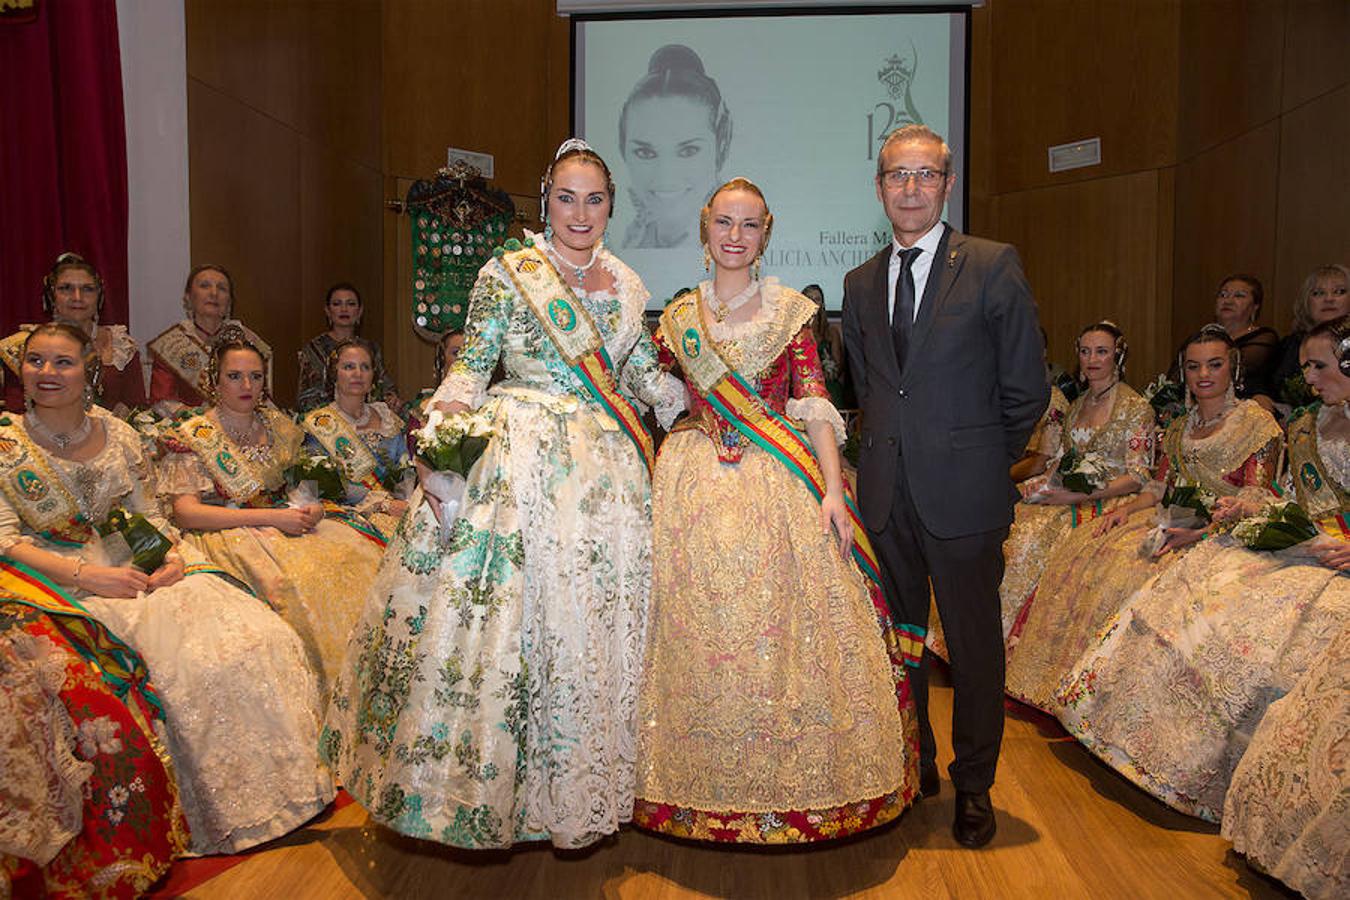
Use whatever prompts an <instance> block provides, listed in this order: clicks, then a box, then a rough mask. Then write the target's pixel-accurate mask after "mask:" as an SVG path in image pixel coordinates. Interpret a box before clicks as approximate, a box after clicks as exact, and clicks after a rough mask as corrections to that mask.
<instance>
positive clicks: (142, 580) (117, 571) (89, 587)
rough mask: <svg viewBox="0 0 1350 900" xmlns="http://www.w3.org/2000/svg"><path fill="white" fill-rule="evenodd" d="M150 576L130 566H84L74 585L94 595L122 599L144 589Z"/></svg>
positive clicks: (148, 582)
mask: <svg viewBox="0 0 1350 900" xmlns="http://www.w3.org/2000/svg"><path fill="white" fill-rule="evenodd" d="M149 584H150V576H149V575H146V574H145V573H144V572H142V571H141V570H140V569H136V568H132V567H131V566H84V567H83V568H81V569H80V575H79V577H78V578H76V579H75V586H76V587H77V588H79V589H80V590H82V591H87V592H89V593H90V594H93V595H94V596H95V597H113V598H118V599H124V598H128V597H135V596H136V595H137V594H139V593H141V592H142V591H144V590H146V588H147V587H148V586H149Z"/></svg>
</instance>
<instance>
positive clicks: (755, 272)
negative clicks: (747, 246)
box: [750, 253, 764, 281]
mask: <svg viewBox="0 0 1350 900" xmlns="http://www.w3.org/2000/svg"><path fill="white" fill-rule="evenodd" d="M763 262H764V254H762V253H761V254H760V255H759V256H756V257H755V261H754V262H752V263H751V264H750V277H751V278H753V279H754V280H755V281H759V270H760V265H761V264H762V263H763Z"/></svg>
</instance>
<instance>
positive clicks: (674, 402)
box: [652, 372, 689, 431]
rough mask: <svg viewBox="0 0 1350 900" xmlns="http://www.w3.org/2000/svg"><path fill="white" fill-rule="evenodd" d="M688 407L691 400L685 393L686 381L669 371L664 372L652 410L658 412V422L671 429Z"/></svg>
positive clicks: (666, 428)
mask: <svg viewBox="0 0 1350 900" xmlns="http://www.w3.org/2000/svg"><path fill="white" fill-rule="evenodd" d="M688 408H689V400H688V397H687V396H686V394H685V389H684V382H683V381H681V380H680V379H678V378H676V377H675V376H674V375H671V374H670V373H669V372H666V373H664V374H663V375H662V376H661V381H660V383H659V385H658V387H657V392H656V401H655V402H654V403H653V404H652V412H654V413H656V421H657V423H658V424H659V425H660V426H661V427H662V428H664V429H665V430H666V431H669V430H670V426H671V425H674V424H675V420H676V419H677V418H679V415H680V413H682V412H684V411H685V410H686V409H688Z"/></svg>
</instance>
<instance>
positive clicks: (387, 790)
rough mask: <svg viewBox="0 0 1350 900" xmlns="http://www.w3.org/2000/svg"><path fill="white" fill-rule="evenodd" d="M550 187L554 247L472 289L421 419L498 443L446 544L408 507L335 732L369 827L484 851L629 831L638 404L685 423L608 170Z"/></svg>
mask: <svg viewBox="0 0 1350 900" xmlns="http://www.w3.org/2000/svg"><path fill="white" fill-rule="evenodd" d="M542 187H543V200H544V203H545V209H546V213H547V218H546V221H547V222H548V225H549V228H550V230H551V232H552V237H551V238H542V237H532V238H531V239H530V243H529V244H528V245H527V246H524V247H521V246H520V245H519V244H515V243H510V244H508V247H509V248H511V249H507V248H502V252H501V253H500V254H499V255H498V256H497V257H496V258H494V259H493V260H492V261H491V262H489V263H488V264H487V265H485V266H484V267H483V268H482V270H481V271H480V272H479V275H478V281H477V283H476V284H475V285H474V288H473V291H472V294H471V296H470V301H469V304H470V305H469V315H468V323H467V325H466V328H465V332H466V335H467V337H466V340H465V343H464V349H463V351H462V352H461V353H460V356H459V359H458V360H457V361H456V362H455V364H454V365H453V366H451V368H450V371H449V373H448V374H447V375H446V378H445V380H444V382H442V384H441V386H440V388H439V389H437V391H436V394H435V395H434V397H433V400H432V404H431V405H432V408H433V410H440V411H441V412H442V413H449V414H455V413H463V412H466V411H468V410H470V409H473V410H476V414H477V416H478V417H479V418H481V419H483V420H487V421H489V422H490V423H491V429H492V432H493V434H492V437H491V439H490V440H489V441H488V443H487V446H486V449H484V451H483V454H482V456H481V457H480V458H479V460H478V461H477V463H476V464H475V465H474V466H473V468H472V469H471V470H470V471H469V472H468V474H467V479H466V481H467V485H466V486H465V489H464V494H463V500H462V505H461V507H460V509H459V512H458V515H456V516H454V517H453V519H452V520H451V521H448V522H446V523H445V525H446V526H447V530H448V532H449V533H448V537H447V538H446V539H445V540H444V541H442V538H441V531H442V528H441V525H440V523H438V521H437V519H436V518H435V516H434V515H433V511H432V505H431V503H429V502H428V503H424V502H422V496H423V494H422V492H421V491H419V492H415V493H414V495H413V499H412V501H411V506H412V511H411V512H409V513H408V514H407V515H405V516H404V518H403V521H402V522H401V523H400V526H399V528H398V530H397V531H396V532H395V535H394V538H393V540H392V542H391V543H390V545H389V552H388V553H387V554H386V555H385V558H384V563H383V564H382V566H381V568H380V572H379V575H378V576H377V577H376V580H375V584H374V586H373V587H372V588H371V591H370V593H369V599H368V601H367V605H366V610H365V613H364V614H363V615H362V617H361V620H360V621H359V622H358V623H357V627H356V629H355V630H354V631H353V633H352V640H351V645H350V649H349V651H348V657H347V663H346V665H345V666H344V669H343V672H342V676H341V678H340V680H339V681H338V683H337V685H336V688H335V690H334V692H333V700H332V703H331V705H330V707H329V712H328V718H327V722H326V726H325V729H324V751H325V753H326V754H327V755H328V758H330V759H331V760H333V763H334V769H335V771H336V772H337V773H338V774H339V777H340V778H341V780H342V782H343V784H344V785H345V786H346V788H347V790H348V791H350V792H351V794H352V796H354V797H355V798H356V799H357V801H358V802H360V803H361V804H362V805H364V806H365V807H366V808H367V809H368V810H369V811H370V814H371V817H372V818H373V819H374V820H375V821H377V822H380V823H382V824H384V825H387V826H389V827H390V828H393V829H395V830H397V831H399V832H401V833H403V834H407V835H411V836H414V837H420V838H426V839H429V840H435V841H439V842H441V843H445V844H450V845H453V846H458V847H467V848H474V849H481V848H489V847H508V846H511V845H512V844H514V843H518V842H523V841H535V840H548V841H551V842H552V843H553V844H554V845H555V846H558V847H568V848H574V847H582V846H586V845H587V844H591V843H593V842H595V841H597V840H599V839H600V838H602V837H604V836H605V835H607V834H610V833H613V832H614V831H616V830H617V829H618V828H619V826H620V824H621V823H623V822H626V821H628V820H629V818H630V817H631V815H632V810H633V784H634V763H635V759H634V745H635V732H636V730H637V724H638V723H637V691H638V674H639V672H640V669H641V661H642V645H643V635H644V633H645V631H646V621H647V596H648V591H649V589H650V585H651V525H650V519H649V516H650V509H651V487H650V480H649V475H648V466H649V460H650V457H651V443H650V437H648V435H647V433H646V431H645V430H644V429H643V428H642V425H641V421H640V419H641V416H640V414H639V413H638V411H637V409H636V408H635V407H634V405H633V403H632V401H630V400H629V399H627V398H628V397H630V396H631V397H637V398H639V399H641V400H642V401H643V402H644V403H646V404H648V405H652V406H656V407H658V408H659V409H662V410H664V411H665V412H664V415H665V416H666V417H667V418H673V416H674V413H675V411H677V410H678V409H680V408H682V406H683V394H684V391H683V388H682V386H681V385H680V384H679V383H678V382H677V381H676V380H675V379H673V378H670V377H669V376H668V375H665V374H664V373H662V372H661V370H660V369H659V367H658V366H657V363H656V351H655V348H654V347H653V346H652V343H651V340H650V338H649V337H648V335H647V332H646V329H645V328H644V326H643V313H644V309H645V307H646V304H647V299H648V294H647V291H646V289H645V288H644V287H643V286H642V282H641V281H640V280H639V279H638V277H637V275H636V274H634V273H633V271H632V270H631V269H629V268H628V267H627V266H626V265H624V264H623V263H622V262H620V261H619V260H618V259H617V258H615V257H614V256H613V255H612V254H610V253H609V252H608V251H606V250H605V249H604V248H603V247H602V246H601V244H600V238H601V236H602V235H603V234H604V231H605V226H606V224H607V223H608V221H609V212H610V209H611V208H612V203H613V195H614V186H613V182H612V180H611V179H610V178H609V169H608V167H607V166H606V165H605V163H604V161H603V160H602V159H601V158H600V157H599V156H597V155H596V154H595V152H594V151H592V150H591V149H590V148H589V147H587V146H586V145H585V144H584V143H582V142H580V141H569V142H567V143H565V144H564V145H563V147H562V148H560V150H559V153H558V155H557V157H556V158H555V160H554V162H553V164H552V165H550V167H549V168H548V170H547V171H546V173H545V176H544V179H543V185H542ZM499 358H500V359H501V361H502V363H503V365H504V367H505V370H506V379H505V381H503V382H502V383H500V384H498V385H496V386H494V387H492V388H491V390H488V382H489V380H490V378H491V376H492V372H493V369H494V368H495V367H496V365H497V361H498V359H499ZM616 380H617V382H618V388H616V385H615V382H616ZM438 508H440V507H439V505H438Z"/></svg>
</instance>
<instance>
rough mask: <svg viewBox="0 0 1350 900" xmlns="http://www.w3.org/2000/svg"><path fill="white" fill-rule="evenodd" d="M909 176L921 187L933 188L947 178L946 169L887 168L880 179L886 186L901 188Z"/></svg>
mask: <svg viewBox="0 0 1350 900" xmlns="http://www.w3.org/2000/svg"><path fill="white" fill-rule="evenodd" d="M911 178H913V179H914V183H915V184H917V185H918V186H919V187H921V188H935V187H937V186H938V185H940V184H942V182H943V181H945V180H946V178H947V170H946V169H941V170H939V169H887V170H886V171H885V172H882V173H881V181H882V183H883V184H884V185H886V187H888V188H902V187H904V186H905V182H907V181H909V180H910V179H911Z"/></svg>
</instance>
